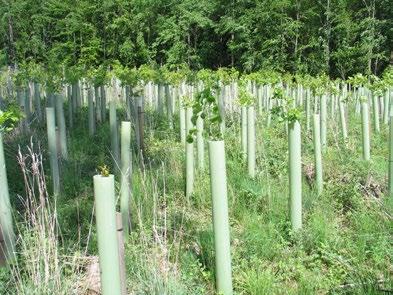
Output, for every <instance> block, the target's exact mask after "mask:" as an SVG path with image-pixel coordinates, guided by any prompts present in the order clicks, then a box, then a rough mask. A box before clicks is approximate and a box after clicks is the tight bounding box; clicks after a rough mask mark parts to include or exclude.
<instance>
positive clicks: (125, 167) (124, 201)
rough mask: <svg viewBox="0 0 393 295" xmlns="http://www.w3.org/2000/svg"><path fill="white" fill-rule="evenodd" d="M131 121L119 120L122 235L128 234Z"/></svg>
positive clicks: (129, 226) (129, 224)
mask: <svg viewBox="0 0 393 295" xmlns="http://www.w3.org/2000/svg"><path fill="white" fill-rule="evenodd" d="M131 173H132V162H131V122H124V121H123V122H121V188H120V211H121V216H122V224H123V233H124V236H127V235H128V234H129V231H130V228H131V222H130V201H131V187H130V183H131V181H130V180H131Z"/></svg>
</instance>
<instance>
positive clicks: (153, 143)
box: [0, 110, 393, 294]
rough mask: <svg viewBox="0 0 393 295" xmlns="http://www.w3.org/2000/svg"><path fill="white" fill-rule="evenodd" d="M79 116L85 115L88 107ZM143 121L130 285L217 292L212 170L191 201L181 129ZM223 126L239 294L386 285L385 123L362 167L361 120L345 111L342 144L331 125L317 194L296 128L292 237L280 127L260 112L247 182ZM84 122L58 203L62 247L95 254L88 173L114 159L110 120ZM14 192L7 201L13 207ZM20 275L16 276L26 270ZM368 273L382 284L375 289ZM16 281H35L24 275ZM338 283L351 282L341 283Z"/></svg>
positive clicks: (231, 131) (389, 225) (233, 134)
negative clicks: (298, 221) (297, 181)
mask: <svg viewBox="0 0 393 295" xmlns="http://www.w3.org/2000/svg"><path fill="white" fill-rule="evenodd" d="M120 116H123V117H124V114H120ZM80 117H81V118H86V117H87V114H86V110H84V112H83V114H82V115H81V116H80ZM147 118H148V119H147V128H146V129H147V136H146V137H147V139H146V142H147V144H146V146H147V157H146V161H145V172H143V173H142V172H140V169H139V168H137V166H136V165H135V166H134V167H135V169H134V175H133V192H134V195H133V204H132V208H133V209H132V210H133V211H132V212H133V216H132V218H133V227H134V228H133V233H132V235H131V236H130V238H129V239H128V241H127V243H126V259H127V275H128V286H129V290H130V291H132V292H133V294H163V293H164V292H166V294H214V253H213V248H214V247H213V232H212V226H211V202H210V187H209V175H208V169H206V172H203V173H198V176H197V179H196V184H195V194H194V196H193V197H192V200H191V204H189V205H188V204H187V203H186V202H185V197H184V179H183V169H184V164H183V163H184V152H183V148H182V145H181V144H180V143H179V142H178V141H179V140H178V136H177V133H175V132H171V131H169V129H168V128H167V126H166V125H165V123H163V120H162V119H161V118H159V117H157V116H156V115H153V114H151V113H150V114H148V115H147ZM177 121H178V120H176V122H177ZM228 122H229V124H228V125H230V126H228V129H227V134H226V139H225V141H226V152H227V173H228V186H229V187H228V192H229V205H230V224H231V242H232V257H233V262H232V264H233V278H234V287H235V290H236V294H345V293H346V292H347V294H354V293H355V294H356V293H358V294H379V293H378V291H377V290H376V289H378V288H385V289H390V290H391V289H393V280H392V272H393V269H392V255H393V245H392V233H393V222H392V216H393V200H388V199H387V198H386V197H385V194H386V171H387V154H388V152H387V144H386V142H387V128H386V127H385V126H382V130H381V134H374V133H372V161H371V163H369V164H367V163H364V162H363V161H362V159H361V134H360V132H361V129H360V118H358V117H356V115H355V114H352V115H351V120H350V124H349V125H350V126H349V135H350V138H349V140H348V143H347V144H346V147H345V145H344V144H343V143H342V142H341V138H340V132H339V126H336V125H335V124H336V123H334V124H333V123H332V124H331V125H330V126H329V138H328V139H329V141H328V142H329V147H328V150H327V153H326V154H325V155H324V157H323V158H324V159H323V161H324V173H325V179H324V180H325V191H324V194H323V195H322V196H317V195H316V194H315V192H314V190H313V189H312V187H311V186H310V178H312V177H313V176H312V173H313V165H312V163H313V154H312V153H313V148H312V137H311V133H310V134H306V132H305V131H304V130H303V131H302V132H303V134H302V138H303V145H302V149H303V150H302V154H303V163H304V170H305V174H307V175H308V176H307V177H305V178H304V181H303V192H304V193H303V208H304V230H303V231H302V232H301V233H298V234H293V233H291V232H290V225H289V223H288V181H287V156H288V155H287V139H286V133H285V129H284V128H283V126H282V125H280V123H277V122H273V124H272V126H273V127H272V128H266V127H265V124H264V118H259V119H258V129H257V141H258V144H257V167H258V174H257V177H256V179H255V180H251V179H249V178H248V177H247V169H246V166H245V163H244V161H243V159H242V155H241V154H240V150H241V148H240V140H239V128H238V124H237V123H233V122H237V118H236V120H233V119H232V120H228ZM335 122H338V120H335ZM85 125H86V126H87V123H85V120H83V119H80V120H79V122H78V126H79V127H78V128H74V129H73V130H72V131H71V132H70V136H69V154H70V160H69V161H68V162H67V163H63V165H62V167H63V170H62V171H63V172H62V183H63V194H62V196H60V198H59V200H58V204H57V207H58V213H59V222H60V227H61V233H62V243H61V244H62V246H61V252H62V253H63V254H64V255H71V254H72V253H75V252H76V251H79V252H82V251H83V249H84V247H85V246H86V245H87V246H88V253H89V254H96V238H95V232H94V227H93V232H92V234H91V236H90V237H89V243H88V240H87V239H88V238H87V237H88V233H89V229H90V221H91V214H92V213H91V211H92V208H93V196H92V176H93V175H94V174H95V173H96V168H97V166H98V165H101V164H103V163H105V164H109V165H113V164H111V163H112V161H111V158H110V153H109V146H110V139H109V127H108V124H103V125H101V126H99V127H98V134H97V135H96V136H95V137H94V138H92V139H91V138H89V137H88V130H87V128H85ZM303 125H304V124H303ZM175 130H178V126H176V128H175ZM35 133H36V134H35V137H34V141H35V142H36V141H37V138H41V146H42V147H46V143H45V141H44V140H43V139H42V138H44V137H43V136H42V135H43V134H45V133H44V130H43V129H42V128H37V129H36V131H35ZM334 134H335V135H334ZM18 144H19V145H20V146H21V147H22V149H25V148H24V146H25V145H28V144H29V138H28V137H27V136H19V137H18V136H16V137H13V138H11V137H10V138H8V140H7V143H6V156H7V160H8V162H7V168H8V173H9V183H10V190H11V191H12V193H13V195H14V196H15V194H16V193H19V194H22V195H23V194H24V189H23V183H22V182H21V179H20V177H21V175H20V172H19V168H18V167H17V165H15V155H16V151H17V145H18ZM36 148H37V144H36ZM44 155H45V153H44ZM206 156H207V153H206ZM207 160H208V159H207V158H206V161H207ZM206 164H207V162H206ZM206 166H207V167H208V165H206ZM112 171H113V167H112ZM47 175H50V174H49V173H48V172H47ZM311 181H312V180H311ZM48 183H50V181H48ZM118 188H119V186H118ZM118 188H117V189H118ZM379 191H381V192H382V193H381V194H380V193H379ZM16 200H17V198H16V197H14V204H16V203H18V202H17V201H16ZM17 206H18V208H19V209H20V208H21V206H20V204H19V205H17ZM18 216H19V215H18ZM18 218H19V219H20V221H19V224H20V227H21V228H22V229H23V224H22V223H21V220H22V219H21V218H20V217H18ZM31 246H32V247H34V245H31ZM21 259H22V260H23V257H21ZM63 272H64V288H68V287H66V286H67V285H66V281H67V280H71V279H72V280H75V278H74V277H73V275H72V273H71V272H70V271H69V270H67V267H65V270H64V271H63ZM21 273H22V276H23V267H22V269H21ZM1 281H3V282H4V284H1V283H0V293H1V294H3V293H5V292H6V291H7V292H9V293H12V292H13V291H12V290H13V287H12V285H13V280H12V279H10V277H9V274H8V272H7V271H5V270H2V271H0V282H1ZM376 281H384V283H383V284H382V286H379V287H377V286H376V285H375V282H376ZM23 283H26V284H32V285H34V284H33V283H32V282H31V281H29V278H26V279H24V280H23ZM346 284H355V286H354V287H353V288H351V287H344V288H341V287H338V286H342V285H346ZM1 286H7V289H4V290H2V287H1ZM4 288H5V287H4ZM32 289H33V287H32ZM40 292H41V293H42V292H43V291H40ZM38 293H39V292H37V293H36V294H38ZM59 293H60V294H61V293H63V294H67V291H66V290H65V289H64V290H63V291H59Z"/></svg>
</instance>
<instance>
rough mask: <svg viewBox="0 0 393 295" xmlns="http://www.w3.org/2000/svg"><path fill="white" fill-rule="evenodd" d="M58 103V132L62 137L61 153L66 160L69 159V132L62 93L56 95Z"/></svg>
mask: <svg viewBox="0 0 393 295" xmlns="http://www.w3.org/2000/svg"><path fill="white" fill-rule="evenodd" d="M55 103H56V122H57V126H58V134H59V139H60V154H61V157H62V158H63V159H64V160H67V159H68V152H67V133H66V123H65V117H64V108H63V97H62V96H61V95H60V94H56V95H55Z"/></svg>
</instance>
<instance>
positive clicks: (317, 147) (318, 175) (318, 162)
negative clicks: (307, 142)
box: [313, 114, 323, 194]
mask: <svg viewBox="0 0 393 295" xmlns="http://www.w3.org/2000/svg"><path fill="white" fill-rule="evenodd" d="M319 122H320V118H319V114H314V130H313V131H314V133H313V140H314V160H315V179H316V182H317V191H318V194H321V193H322V190H323V174H322V150H321V133H320V126H319Z"/></svg>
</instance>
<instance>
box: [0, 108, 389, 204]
mask: <svg viewBox="0 0 393 295" xmlns="http://www.w3.org/2000/svg"><path fill="white" fill-rule="evenodd" d="M386 107H387V106H386ZM389 108H390V114H389V117H390V122H389V176H388V183H389V184H388V188H389V196H390V197H391V198H393V105H390V106H389ZM0 152H1V151H0Z"/></svg>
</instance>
